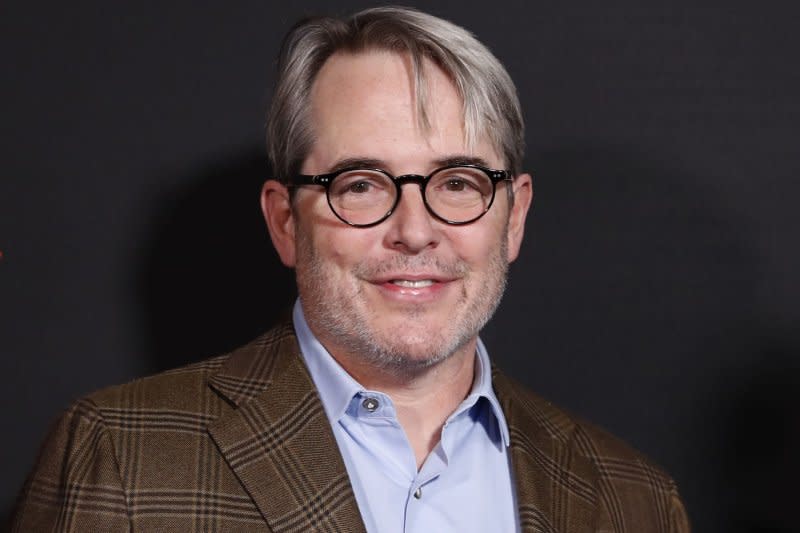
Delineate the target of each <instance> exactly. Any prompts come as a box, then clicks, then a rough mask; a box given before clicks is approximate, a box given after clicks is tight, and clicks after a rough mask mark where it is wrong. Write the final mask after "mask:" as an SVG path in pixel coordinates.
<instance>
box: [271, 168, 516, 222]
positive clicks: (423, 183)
mask: <svg viewBox="0 0 800 533" xmlns="http://www.w3.org/2000/svg"><path fill="white" fill-rule="evenodd" d="M451 168H474V169H476V170H480V171H481V172H483V173H484V174H486V176H487V177H488V178H489V180H490V181H491V182H492V197H491V198H490V199H489V203H488V204H486V208H485V209H484V210H483V211H482V212H481V213H480V214H479V215H478V216H476V217H474V218H471V219H469V220H465V221H460V222H455V221H452V220H448V219H446V218H444V217H442V216H441V215H439V214H438V213H436V212H435V211H434V210H433V208H432V207H431V206H430V204H428V199H427V197H426V196H425V190H426V189H427V187H428V183H429V182H430V180H431V178H432V177H433V176H435V175H436V174H438V173H440V172H442V171H444V170H448V169H451ZM354 170H369V171H371V172H379V173H381V174H383V175H384V176H386V177H387V178H389V179H390V180H392V183H394V186H395V188H396V189H397V195H396V196H395V199H394V203H393V204H392V207H390V208H389V210H388V211H387V212H386V214H384V215H383V216H382V217H380V218H379V219H378V220H376V221H375V222H370V223H369V224H356V223H354V222H350V221H349V220H345V219H344V218H342V217H341V216H340V215H339V213H337V212H336V209H335V208H334V207H333V204H332V203H331V195H330V190H331V183H333V180H334V179H335V178H336V177H337V176H339V175H340V174H344V173H345V172H352V171H354ZM501 181H514V174H513V172H511V171H510V170H495V169H492V168H486V167H484V166H481V165H470V164H453V165H446V166H443V167H439V168H437V169H436V170H434V171H433V172H431V173H430V174H428V175H427V176H423V175H421V174H403V175H402V176H393V175H392V174H390V173H389V172H387V171H385V170H383V169H382V168H365V167H348V168H343V169H340V170H336V171H334V172H328V173H327V174H314V175H311V174H295V175H294V176H291V177H290V178H289V179H288V181H287V183H286V185H287V186H288V187H299V186H302V185H319V186H322V187H324V188H325V197H326V198H327V200H328V207H330V208H331V211H332V212H333V214H334V215H336V218H338V219H339V220H341V221H342V222H344V223H345V224H347V225H348V226H353V227H356V228H371V227H373V226H377V225H378V224H380V223H381V222H383V221H384V220H386V219H387V218H389V217H390V216H392V213H394V210H395V209H396V208H397V204H399V203H400V198H401V197H402V195H403V187H402V186H403V185H405V184H406V183H416V184H418V185H419V189H420V193H421V194H422V203H423V204H425V209H426V210H427V211H428V213H430V214H431V216H433V217H434V218H435V219H437V220H440V221H442V222H444V223H445V224H449V225H451V226H464V225H466V224H472V223H473V222H475V221H476V220H478V219H479V218H481V217H482V216H483V215H485V214H486V213H487V212H488V211H489V209H490V208H491V207H492V204H494V198H495V195H496V193H497V184H498V183H500V182H501Z"/></svg>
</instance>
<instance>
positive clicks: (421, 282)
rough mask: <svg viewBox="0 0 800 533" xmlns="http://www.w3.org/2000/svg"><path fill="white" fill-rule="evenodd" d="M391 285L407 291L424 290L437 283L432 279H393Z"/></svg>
mask: <svg viewBox="0 0 800 533" xmlns="http://www.w3.org/2000/svg"><path fill="white" fill-rule="evenodd" d="M390 283H392V284H394V285H397V286H398V287H404V288H407V289H422V288H425V287H430V286H431V285H433V284H434V283H435V281H433V280H432V279H416V280H411V279H393V280H391V281H390Z"/></svg>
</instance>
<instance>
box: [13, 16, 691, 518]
mask: <svg viewBox="0 0 800 533" xmlns="http://www.w3.org/2000/svg"><path fill="white" fill-rule="evenodd" d="M268 137H269V152H270V157H271V159H272V162H273V165H274V169H275V172H276V173H277V177H278V179H276V180H270V181H267V183H266V184H265V185H264V188H263V192H262V198H261V204H262V209H263V212H264V217H265V219H266V222H267V226H268V228H269V232H270V236H271V238H272V242H273V244H274V245H275V248H276V249H277V251H278V253H279V255H280V258H281V260H282V261H283V263H284V264H286V265H287V266H289V267H292V268H294V269H295V270H296V278H297V287H298V293H299V299H298V301H297V302H296V304H295V307H294V310H293V314H292V319H291V321H289V320H287V321H286V322H284V323H282V324H279V325H277V326H276V327H275V328H274V329H272V330H271V331H269V332H267V333H266V334H265V335H264V336H262V337H261V338H259V339H257V340H256V341H254V342H253V343H251V344H249V345H247V346H244V347H242V348H240V349H239V350H236V351H234V352H233V353H230V354H226V355H223V356H220V357H217V358H214V359H211V360H208V361H205V362H202V363H199V364H195V365H191V366H189V367H186V368H182V369H178V370H174V371H171V372H167V373H164V374H161V375H157V376H153V377H150V378H146V379H142V380H138V381H135V382H133V383H130V384H127V385H123V386H119V387H113V388H110V389H107V390H105V391H101V392H98V393H95V394H93V395H91V396H89V397H88V398H86V399H84V400H82V401H80V402H78V403H77V404H76V405H75V406H73V407H72V408H71V409H70V410H69V412H68V413H67V414H66V416H65V417H64V418H63V419H62V420H61V422H60V424H59V426H58V427H57V428H56V429H55V430H54V432H53V434H52V435H51V437H50V439H49V440H48V442H47V444H46V445H45V448H44V450H43V452H42V454H41V456H40V459H39V463H38V465H37V468H36V471H35V472H34V474H33V475H32V477H31V479H30V480H29V483H28V485H27V486H26V489H25V491H24V493H23V497H22V500H21V503H20V506H19V508H18V510H17V514H16V518H15V527H16V529H17V530H19V531H40V530H51V529H57V530H59V531H101V530H109V531H121V530H136V531H206V530H220V531H275V532H277V531H316V530H320V531H363V530H365V529H366V530H367V531H381V532H383V531H389V532H395V531H398V532H399V531H459V532H462V531H517V530H520V531H541V532H556V531H558V532H579V531H620V532H621V531H629V532H634V531H635V532H650V531H654V532H655V531H660V532H667V531H688V523H687V519H686V516H685V512H684V510H683V506H682V504H681V502H680V499H679V497H678V495H677V491H676V488H675V486H674V483H673V482H672V481H671V480H670V479H669V478H668V477H667V476H666V475H664V474H663V473H661V472H660V471H659V470H658V469H657V468H656V467H654V466H653V465H651V464H650V463H648V462H647V460H646V459H644V458H643V457H642V456H640V455H639V454H637V453H636V452H635V451H633V450H631V449H630V448H628V447H627V446H625V445H624V444H622V443H620V442H619V441H617V440H615V439H614V438H613V437H611V436H609V435H607V434H605V433H604V432H602V431H600V430H598V429H595V428H593V427H592V426H589V425H587V424H584V423H581V422H579V421H576V420H574V419H573V418H571V417H570V416H569V415H567V414H565V413H564V412H562V411H560V410H558V409H557V408H555V407H553V406H552V405H550V404H548V403H547V402H545V401H543V400H541V399H539V398H538V397H536V396H534V395H533V394H531V393H530V392H528V391H526V390H524V389H523V388H522V387H520V386H519V385H517V384H515V383H514V382H512V381H511V380H509V379H508V378H506V377H505V376H503V375H502V374H501V373H500V372H498V371H493V369H492V368H491V366H490V363H489V359H488V355H487V352H486V349H485V347H484V346H483V345H482V344H481V343H480V341H479V339H478V332H479V331H480V329H481V328H482V327H483V326H484V324H485V323H486V322H487V321H488V320H489V318H490V316H491V315H492V313H493V312H494V310H495V308H496V306H497V305H498V303H499V300H500V297H501V295H502V292H503V289H504V286H505V279H506V272H507V266H508V264H509V262H510V261H513V260H514V259H515V258H516V257H517V254H518V252H519V248H520V245H521V242H522V237H523V229H524V223H525V218H526V215H527V212H528V208H529V206H530V204H531V199H532V196H533V192H532V185H531V178H530V176H529V175H527V174H524V173H522V172H521V170H520V166H521V161H522V150H523V126H522V119H521V113H520V108H519V103H518V100H517V97H516V93H515V89H514V86H513V84H512V82H511V80H510V78H509V77H508V74H507V73H506V72H505V70H504V69H503V67H502V66H501V65H500V63H499V62H498V61H497V60H496V59H495V58H494V57H493V56H492V55H491V54H490V52H489V51H488V50H487V49H486V48H485V47H484V46H483V45H481V44H480V43H479V42H478V41H476V40H475V39H474V38H473V37H472V36H471V35H469V34H468V33H467V32H465V31H464V30H463V29H461V28H459V27H457V26H454V25H452V24H450V23H448V22H445V21H443V20H440V19H437V18H435V17H431V16H429V15H425V14H423V13H420V12H417V11H414V10H409V9H400V8H380V9H372V10H367V11H364V12H361V13H359V14H356V15H354V16H353V17H351V18H349V19H347V20H344V21H342V20H335V19H315V20H310V21H307V22H305V23H302V24H300V25H298V26H297V27H296V28H295V29H294V30H293V31H292V32H291V33H290V35H289V36H288V38H287V40H286V43H285V47H284V50H283V53H282V57H281V62H280V73H279V82H278V86H277V89H276V92H275V96H274V99H273V103H272V107H271V111H270V116H269V124H268Z"/></svg>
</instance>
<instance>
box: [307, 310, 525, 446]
mask: <svg viewBox="0 0 800 533" xmlns="http://www.w3.org/2000/svg"><path fill="white" fill-rule="evenodd" d="M292 320H293V321H294V329H295V333H296V334H297V342H298V344H299V345H300V352H301V353H302V355H303V360H304V361H305V364H306V366H307V367H308V371H309V373H310V374H311V379H312V380H313V381H314V385H316V387H317V391H318V392H319V397H320V400H321V401H322V407H323V409H324V410H325V414H326V416H327V417H328V421H329V422H330V423H331V424H332V425H333V424H337V423H338V422H339V420H340V419H341V418H342V416H344V414H345V411H347V408H348V406H349V405H350V402H351V401H352V400H353V397H355V396H356V395H358V394H360V393H364V392H366V389H365V388H364V387H363V386H362V385H361V384H360V383H358V382H357V381H356V380H355V379H353V377H352V376H351V375H350V374H348V373H347V372H346V371H345V370H344V368H342V367H341V365H339V363H338V362H337V361H336V359H334V358H333V356H331V354H330V353H329V352H328V350H326V349H325V347H324V346H323V345H322V343H320V342H319V340H318V339H317V338H316V337H315V336H314V334H313V333H312V332H311V329H310V328H309V327H308V323H307V322H306V318H305V315H304V314H303V306H302V305H301V303H300V299H299V298H298V299H297V301H296V302H295V304H294V309H293V311H292ZM480 398H485V399H486V401H488V402H489V405H490V406H491V411H492V413H493V414H494V418H495V420H496V421H497V425H498V428H499V429H500V435H501V437H502V439H503V444H504V445H505V446H508V445H509V442H510V437H509V431H508V423H507V422H506V418H505V415H504V414H503V410H502V409H501V408H500V401H499V400H498V399H497V396H496V395H495V393H494V389H493V388H492V372H491V363H490V362H489V354H488V352H487V351H486V347H485V346H484V345H483V342H482V341H481V340H480V339H478V343H477V350H476V354H475V378H474V380H473V382H472V390H471V391H470V393H469V394H468V395H467V397H466V398H465V399H464V401H463V402H462V403H461V405H460V406H459V407H458V408H457V409H456V412H458V411H460V410H462V408H463V407H464V406H465V405H470V406H471V405H474V404H475V403H476V402H477V401H478V400H479V399H480Z"/></svg>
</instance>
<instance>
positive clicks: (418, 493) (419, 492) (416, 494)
mask: <svg viewBox="0 0 800 533" xmlns="http://www.w3.org/2000/svg"><path fill="white" fill-rule="evenodd" d="M414 497H415V498H416V499H418V500H419V499H420V498H422V487H417V490H415V491H414Z"/></svg>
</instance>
